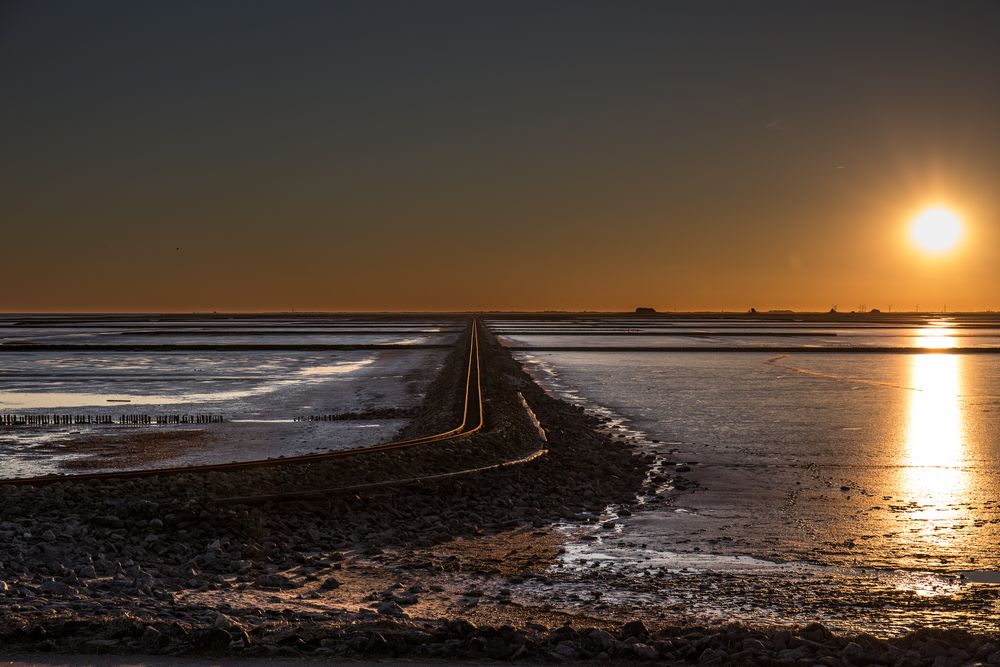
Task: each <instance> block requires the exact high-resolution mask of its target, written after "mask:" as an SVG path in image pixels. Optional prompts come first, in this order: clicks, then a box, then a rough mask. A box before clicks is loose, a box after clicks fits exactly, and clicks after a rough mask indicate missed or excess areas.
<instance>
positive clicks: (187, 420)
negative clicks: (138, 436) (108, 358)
mask: <svg viewBox="0 0 1000 667" xmlns="http://www.w3.org/2000/svg"><path fill="white" fill-rule="evenodd" d="M224 421H225V419H224V418H223V417H222V415H142V414H124V415H44V414H0V426H89V425H106V424H120V425H126V426H145V425H147V424H149V425H151V424H157V425H163V424H221V423H222V422H224Z"/></svg>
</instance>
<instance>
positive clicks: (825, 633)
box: [799, 623, 833, 644]
mask: <svg viewBox="0 0 1000 667" xmlns="http://www.w3.org/2000/svg"><path fill="white" fill-rule="evenodd" d="M799 636H800V637H805V638H806V639H809V640H811V641H814V642H816V643H817V644H822V643H824V642H828V641H830V640H831V639H832V638H833V634H832V633H831V632H830V631H829V630H827V629H826V627H824V626H823V624H822V623H810V624H809V625H807V626H806V627H804V628H802V630H800V631H799Z"/></svg>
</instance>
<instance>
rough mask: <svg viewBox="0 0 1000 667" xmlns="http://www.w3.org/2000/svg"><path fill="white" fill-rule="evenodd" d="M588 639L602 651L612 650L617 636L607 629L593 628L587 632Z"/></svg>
mask: <svg viewBox="0 0 1000 667" xmlns="http://www.w3.org/2000/svg"><path fill="white" fill-rule="evenodd" d="M587 639H588V641H589V642H590V643H591V644H593V645H594V646H596V647H597V648H598V649H600V650H601V651H610V650H611V649H612V648H614V645H615V641H616V640H615V638H614V635H612V634H611V633H610V632H607V631H605V630H597V629H595V630H591V631H590V632H589V633H587Z"/></svg>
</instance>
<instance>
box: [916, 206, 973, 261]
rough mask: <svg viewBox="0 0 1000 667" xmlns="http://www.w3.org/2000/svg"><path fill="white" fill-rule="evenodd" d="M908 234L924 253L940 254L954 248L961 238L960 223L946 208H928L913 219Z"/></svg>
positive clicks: (956, 216)
mask: <svg viewBox="0 0 1000 667" xmlns="http://www.w3.org/2000/svg"><path fill="white" fill-rule="evenodd" d="M910 234H911V235H912V236H913V240H914V241H915V242H916V244H917V245H918V246H920V248H921V249H923V250H924V251H926V252H929V253H935V254H937V253H942V252H945V251H947V250H951V249H952V248H954V247H955V246H956V245H957V244H958V242H959V240H960V239H961V238H962V221H961V220H960V219H959V217H958V215H956V214H955V213H954V212H953V211H950V210H948V209H946V208H942V207H940V206H938V207H934V208H928V209H926V210H924V211H921V212H920V213H919V214H918V215H917V217H915V218H914V219H913V224H912V226H911V227H910Z"/></svg>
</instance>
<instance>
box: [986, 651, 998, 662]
mask: <svg viewBox="0 0 1000 667" xmlns="http://www.w3.org/2000/svg"><path fill="white" fill-rule="evenodd" d="M986 664H987V665H1000V651H996V652H994V653H991V654H990V655H989V657H988V658H986Z"/></svg>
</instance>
